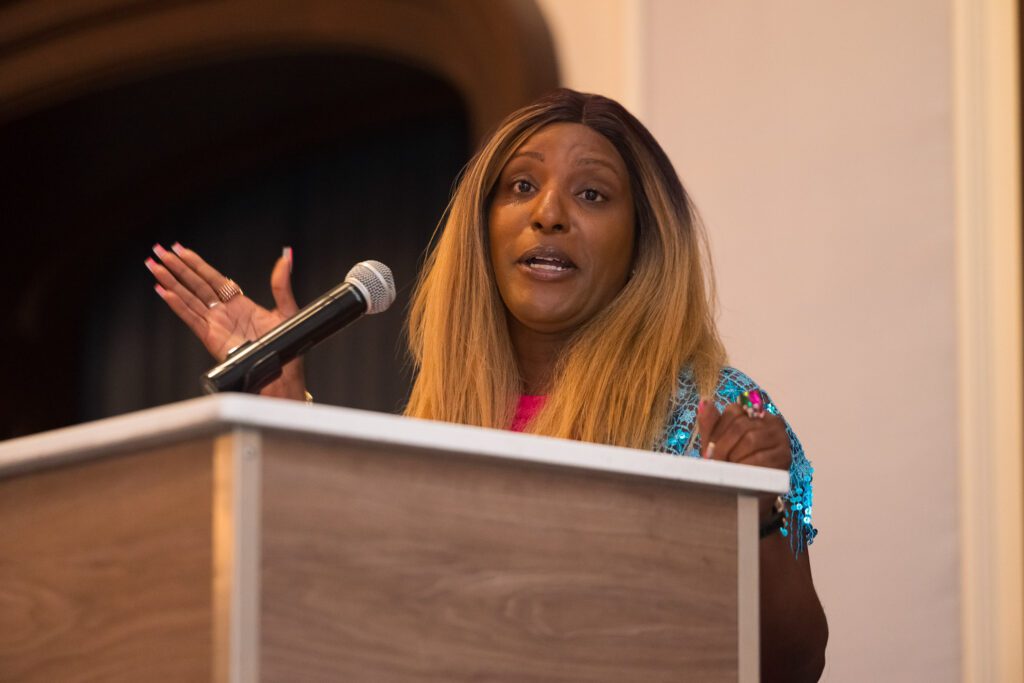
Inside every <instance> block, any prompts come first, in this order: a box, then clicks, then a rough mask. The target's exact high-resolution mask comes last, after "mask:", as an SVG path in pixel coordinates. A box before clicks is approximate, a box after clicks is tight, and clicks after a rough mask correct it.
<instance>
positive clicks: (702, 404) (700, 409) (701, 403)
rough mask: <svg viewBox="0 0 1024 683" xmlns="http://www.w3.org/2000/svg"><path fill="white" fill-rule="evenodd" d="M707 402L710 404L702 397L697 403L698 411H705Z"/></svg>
mask: <svg viewBox="0 0 1024 683" xmlns="http://www.w3.org/2000/svg"><path fill="white" fill-rule="evenodd" d="M707 404H708V402H707V401H706V400H704V399H703V398H702V399H701V400H700V403H698V404H697V412H698V413H703V412H704V406H706V405H707Z"/></svg>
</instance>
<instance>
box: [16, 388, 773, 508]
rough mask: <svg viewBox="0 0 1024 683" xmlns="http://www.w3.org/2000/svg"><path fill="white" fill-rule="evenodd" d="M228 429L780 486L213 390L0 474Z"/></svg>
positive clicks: (56, 439)
mask: <svg viewBox="0 0 1024 683" xmlns="http://www.w3.org/2000/svg"><path fill="white" fill-rule="evenodd" d="M236 428H250V429H255V430H261V429H266V430H281V431H288V432H293V433H300V434H307V435H312V436H320V437H327V438H335V439H338V440H339V441H344V442H354V443H367V444H378V445H382V446H393V447H403V448H414V449H417V450H426V451H434V452H441V453H458V454H462V455H471V456H478V457H495V458H501V459H505V460H516V461H521V462H523V463H524V464H526V463H535V464H542V465H553V466H561V467H573V468H582V469H589V470H593V471H596V472H607V473H615V474H622V475H632V476H640V477H653V478H656V479H664V480H672V481H679V482H685V483H690V484H694V485H701V486H710V487H718V488H726V489H730V490H734V491H736V492H739V493H751V494H757V493H776V494H780V493H785V492H786V491H787V490H788V488H789V474H788V473H787V472H784V471H782V470H775V469H768V468H764V467H753V466H750V465H738V464H735V463H726V462H719V461H707V460H700V459H696V458H692V457H680V456H673V455H667V454H664V453H655V452H650V451H640V450H634V449H628V448H619V447H616V446H603V445H597V444H591V443H584V442H580V441H571V440H567V439H555V438H550V437H543V436H536V435H532V434H519V433H516V432H510V431H503V430H496V429H484V428H482V427H470V426H466V425H457V424H451V423H445V422H435V421H431V420H420V419H414V418H408V417H402V416H399V415H390V414H387V413H375V412H370V411H365V410H355V409H352V408H338V407H334V406H326V405H316V404H313V405H309V404H304V403H300V402H298V401H289V400H284V399H273V398H264V397H260V396H252V395H249V394H218V395H215V396H205V397H202V398H196V399H191V400H188V401H182V402H180V403H173V404H170V405H166V406H160V407H157V408H150V409H148V410H142V411H139V412H135V413H130V414H127V415H120V416H117V417H111V418H107V419H104V420H98V421H96V422H90V423H88V424H82V425H76V426H73V427H65V428H63V429H57V430H54V431H51V432H44V433H41V434H34V435H32V436H26V437H21V438H17V439H11V440H9V441H5V442H0V479H2V478H6V477H11V476H15V475H17V474H22V473H25V472H28V471H33V470H38V469H43V468H48V467H53V466H58V465H63V464H68V463H72V462H78V461H82V460H87V459H91V458H96V457H102V456H103V455H105V454H108V453H111V452H114V451H124V450H126V449H129V448H131V447H135V446H145V445H153V444H157V443H172V442H175V441H180V440H184V439H187V438H193V437H197V436H202V435H211V434H217V433H223V432H227V431H229V430H231V429H236Z"/></svg>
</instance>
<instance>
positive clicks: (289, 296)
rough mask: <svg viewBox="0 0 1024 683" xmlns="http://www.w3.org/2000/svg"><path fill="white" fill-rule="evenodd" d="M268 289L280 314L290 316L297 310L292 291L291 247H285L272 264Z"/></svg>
mask: <svg viewBox="0 0 1024 683" xmlns="http://www.w3.org/2000/svg"><path fill="white" fill-rule="evenodd" d="M270 291H271V292H273V294H274V303H276V304H277V310H278V311H280V313H281V315H283V316H285V317H286V318H290V317H291V316H293V315H295V313H296V312H297V311H298V310H299V306H298V304H296V303H295V294H294V292H292V248H291V247H285V248H284V252H283V253H282V254H281V258H279V259H277V263H275V264H274V270H273V272H272V273H271V274H270Z"/></svg>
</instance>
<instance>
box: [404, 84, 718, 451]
mask: <svg viewBox="0 0 1024 683" xmlns="http://www.w3.org/2000/svg"><path fill="white" fill-rule="evenodd" d="M558 122H572V123H581V124H583V125H585V126H588V127H590V128H592V129H593V130H595V131H597V132H598V133H600V134H601V135H604V136H605V137H606V138H607V139H608V140H609V141H610V142H611V143H612V144H613V145H614V146H615V148H616V149H617V150H618V152H619V154H620V156H622V159H623V161H625V163H626V168H627V169H628V171H629V175H630V179H631V183H632V189H633V197H634V201H635V208H636V230H637V235H636V254H635V257H634V263H633V274H632V276H631V277H630V279H629V281H628V282H627V283H626V285H625V286H624V287H623V289H622V291H621V292H619V294H618V295H617V296H616V298H615V299H614V300H613V301H612V302H611V303H610V304H609V305H608V306H607V307H606V308H605V309H604V310H603V311H601V312H600V313H598V314H597V315H596V316H595V317H594V318H593V319H591V320H590V321H589V322H587V323H586V324H585V325H584V326H582V327H581V328H580V329H579V330H577V331H576V333H575V334H574V335H573V337H572V339H571V341H570V342H569V344H568V345H567V347H566V349H565V350H564V352H563V353H562V355H561V357H560V359H559V362H558V365H557V368H556V370H555V374H554V380H553V382H552V390H551V392H550V394H549V395H548V397H547V400H546V402H545V404H544V407H543V408H542V409H541V411H540V412H539V413H538V414H537V416H536V417H535V418H534V420H533V421H532V422H531V424H530V425H529V427H528V428H527V431H530V432H533V433H537V434H545V435H549V436H557V437H563V438H569V439H578V440H581V441H592V442H597V443H607V444H614V445H619V446H630V447H634V448H651V447H652V446H653V445H654V444H655V443H656V441H657V440H658V438H659V437H660V436H661V434H662V432H663V430H664V427H665V422H666V420H667V418H668V416H669V413H670V411H671V409H672V407H673V405H672V400H673V397H674V395H675V393H676V389H677V382H678V377H679V374H680V373H681V372H682V371H683V370H684V369H686V368H689V369H690V370H692V372H693V374H694V379H695V380H696V382H697V386H698V389H699V390H700V392H701V394H702V395H707V394H709V393H710V392H712V391H713V389H714V387H715V384H716V382H717V378H718V373H719V370H720V369H721V367H722V366H723V365H724V363H725V350H724V348H723V346H722V343H721V341H720V339H719V336H718V332H717V330H716V328H715V322H714V312H713V305H712V302H713V300H714V298H713V277H712V274H711V266H710V261H709V260H708V258H707V244H706V238H705V236H704V232H703V228H702V227H701V223H700V220H699V218H698V217H697V215H696V212H695V210H694V208H693V206H692V203H691V202H690V199H689V197H688V196H687V194H686V191H685V190H684V189H683V186H682V184H681V183H680V181H679V177H678V176H677V175H676V172H675V170H674V169H673V167H672V164H671V162H670V161H669V160H668V157H667V156H666V155H665V152H664V151H663V150H662V149H661V147H660V146H659V145H658V143H657V142H656V141H655V140H654V137H653V136H652V135H651V134H650V132H648V131H647V129H646V128H645V127H644V126H643V124H641V123H640V122H639V121H638V120H637V119H636V118H635V117H633V116H632V115H631V114H630V113H629V112H627V111H626V110H625V109H624V108H623V107H622V106H621V105H620V104H618V103H617V102H614V101H613V100H610V99H608V98H605V97H601V96H598V95H588V94H583V93H578V92H575V91H572V90H566V89H561V90H556V91H554V92H552V93H551V94H549V95H547V96H545V97H544V98H542V99H540V100H538V101H537V102H535V103H533V104H531V105H528V106H526V107H524V108H523V109H520V110H519V111H516V112H514V113H513V114H511V115H510V116H509V117H508V118H506V119H505V120H504V121H503V122H502V123H501V125H500V126H499V127H498V129H497V131H496V132H495V133H494V134H493V135H492V136H491V137H490V139H489V140H488V141H487V142H486V143H485V144H484V145H483V147H482V148H481V149H480V150H479V151H478V152H477V154H476V155H475V156H474V157H473V159H472V160H471V161H470V162H469V164H468V165H467V167H466V169H465V170H464V172H463V175H462V177H461V179H460V181H459V183H458V186H457V188H456V190H455V193H454V195H453V197H452V200H451V203H450V204H449V206H448V211H447V213H446V216H447V220H446V221H445V224H444V228H443V230H442V232H441V234H440V237H439V238H438V239H437V241H436V244H435V245H434V248H433V249H432V251H431V252H430V253H429V255H428V256H427V259H426V262H425V264H424V266H423V269H422V270H421V271H420V276H419V280H418V282H417V284H416V289H415V291H414V293H413V297H412V304H411V308H410V311H409V320H408V335H409V347H410V351H411V353H412V357H413V362H414V363H415V368H416V371H417V374H416V379H415V382H414V384H413V388H412V394H411V396H410V398H409V403H408V405H407V406H406V410H405V414H406V415H410V416H413V417H422V418H428V419H434V420H445V421H448V422H458V423H462V424H470V425H479V426H483V427H493V428H506V427H508V425H509V424H510V423H511V421H512V417H513V414H514V411H515V405H516V400H517V398H518V396H519V395H520V393H521V392H522V379H521V376H520V373H519V368H518V366H517V363H516V357H515V354H514V352H513V349H512V343H511V341H510V338H509V333H508V326H507V322H506V310H505V305H504V303H503V302H502V299H501V296H500V294H499V293H498V288H497V285H496V284H495V281H494V275H493V271H492V266H491V260H490V256H489V251H488V244H487V239H488V237H487V213H488V206H489V204H490V200H491V195H492V193H493V191H494V187H495V184H496V182H497V179H498V177H499V175H500V173H501V171H502V169H503V168H504V166H505V164H506V163H507V162H508V160H509V158H510V157H511V156H512V154H514V153H515V151H516V149H518V148H519V146H520V145H521V144H523V142H525V141H526V139H527V138H529V137H530V136H531V135H533V134H534V133H535V132H536V131H537V130H539V129H540V128H542V127H544V126H546V125H549V124H552V123H558Z"/></svg>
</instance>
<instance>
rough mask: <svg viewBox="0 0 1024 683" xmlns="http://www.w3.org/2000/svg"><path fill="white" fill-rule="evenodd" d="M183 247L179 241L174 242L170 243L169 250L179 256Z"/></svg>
mask: <svg viewBox="0 0 1024 683" xmlns="http://www.w3.org/2000/svg"><path fill="white" fill-rule="evenodd" d="M184 248H185V247H183V246H181V243H180V242H175V243H174V244H172V245H171V251H173V252H174V253H175V254H178V255H179V256H180V255H181V252H182V250H183V249H184Z"/></svg>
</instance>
